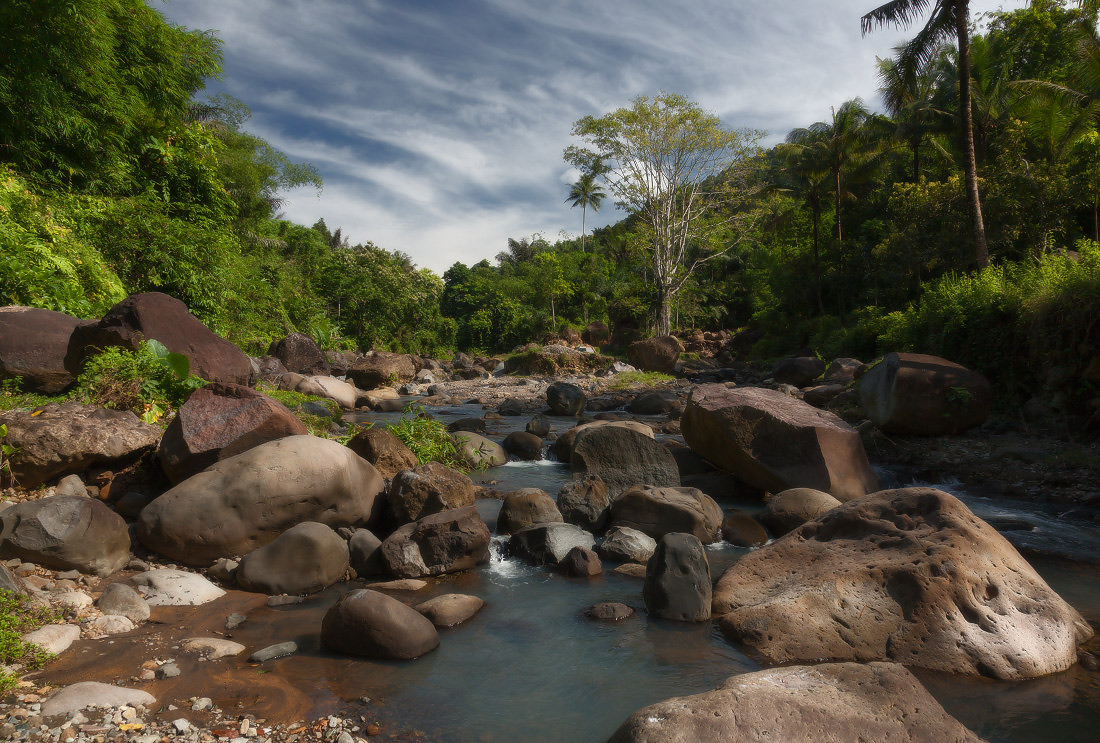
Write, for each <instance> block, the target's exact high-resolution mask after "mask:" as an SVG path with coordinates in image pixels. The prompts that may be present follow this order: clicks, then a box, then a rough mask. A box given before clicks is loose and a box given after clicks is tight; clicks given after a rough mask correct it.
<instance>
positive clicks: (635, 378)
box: [608, 371, 676, 390]
mask: <svg viewBox="0 0 1100 743" xmlns="http://www.w3.org/2000/svg"><path fill="white" fill-rule="evenodd" d="M675 380H676V377H673V376H671V375H669V374H662V373H661V372H646V371H624V372H619V373H618V374H616V375H615V378H614V379H612V380H611V384H609V385H608V389H612V390H633V389H637V388H639V387H663V386H664V385H666V384H668V383H669V382H673V381H675Z"/></svg>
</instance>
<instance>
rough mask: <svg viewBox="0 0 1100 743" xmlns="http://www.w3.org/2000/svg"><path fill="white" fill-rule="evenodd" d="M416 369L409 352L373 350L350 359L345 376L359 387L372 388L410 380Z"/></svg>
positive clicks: (413, 376)
mask: <svg viewBox="0 0 1100 743" xmlns="http://www.w3.org/2000/svg"><path fill="white" fill-rule="evenodd" d="M416 371H417V369H416V362H415V361H414V357H413V356H412V355H410V354H403V353H389V352H388V351H375V352H373V353H371V354H369V355H366V356H359V357H356V358H355V359H352V360H351V362H350V363H349V364H348V369H347V377H348V379H350V380H352V381H354V382H355V384H356V385H358V386H359V387H361V388H363V389H365V390H372V389H375V388H377V387H389V386H392V385H396V384H400V383H402V382H411V381H412V380H413V379H414V378H415V377H416Z"/></svg>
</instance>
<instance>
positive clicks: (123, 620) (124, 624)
mask: <svg viewBox="0 0 1100 743" xmlns="http://www.w3.org/2000/svg"><path fill="white" fill-rule="evenodd" d="M88 629H89V631H90V632H92V633H93V634H96V635H121V634H122V633H123V632H130V631H132V630H133V629H134V623H133V622H132V621H130V618H129V617H123V616H119V615H118V614H104V615H103V616H101V617H96V618H95V619H93V620H92V621H91V622H89V623H88Z"/></svg>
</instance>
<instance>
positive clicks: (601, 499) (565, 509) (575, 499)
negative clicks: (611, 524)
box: [557, 475, 611, 533]
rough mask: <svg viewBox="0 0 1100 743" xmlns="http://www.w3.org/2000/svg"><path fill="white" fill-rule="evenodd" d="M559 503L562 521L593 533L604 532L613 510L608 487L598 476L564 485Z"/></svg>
mask: <svg viewBox="0 0 1100 743" xmlns="http://www.w3.org/2000/svg"><path fill="white" fill-rule="evenodd" d="M557 503H558V512H559V513H561V517H562V519H564V520H565V521H568V522H569V523H570V524H576V525H577V526H579V527H581V528H582V529H585V530H587V531H590V532H593V533H595V532H600V531H603V528H604V525H605V524H606V523H607V518H608V515H609V512H610V509H611V499H610V498H608V497H607V485H606V484H605V483H604V481H603V480H601V479H600V478H599V477H597V476H596V475H585V476H584V477H583V478H581V479H579V480H573V481H571V482H567V483H565V485H562V486H561V490H559V491H558V501H557Z"/></svg>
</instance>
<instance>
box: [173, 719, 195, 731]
mask: <svg viewBox="0 0 1100 743" xmlns="http://www.w3.org/2000/svg"><path fill="white" fill-rule="evenodd" d="M172 727H174V728H175V729H176V732H177V733H186V732H187V731H188V730H190V729H191V723H190V722H188V721H187V720H185V719H183V718H182V717H181V718H179V719H178V720H172Z"/></svg>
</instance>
